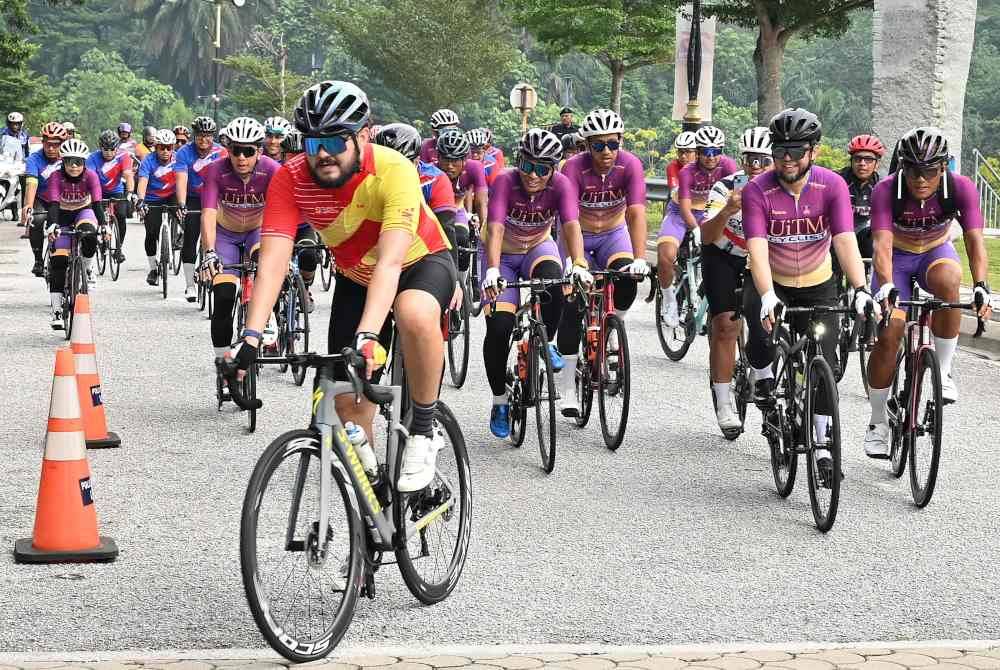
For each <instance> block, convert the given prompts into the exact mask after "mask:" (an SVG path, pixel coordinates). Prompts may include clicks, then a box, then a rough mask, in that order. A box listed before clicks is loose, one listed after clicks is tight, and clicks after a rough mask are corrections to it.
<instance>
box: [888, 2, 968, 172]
mask: <svg viewBox="0 0 1000 670" xmlns="http://www.w3.org/2000/svg"><path fill="white" fill-rule="evenodd" d="M975 28H976V0H875V16H874V31H875V34H874V43H873V49H874V60H875V80H874V86H873V91H872V118H873V121H874V126H875V127H874V130H875V133H876V134H877V135H878V136H879V137H880V138H881V139H882V141H883V142H885V143H886V145H887V146H892V145H893V144H894V143H895V142H896V140H898V139H899V137H900V136H901V135H902V134H903V133H905V132H906V131H907V130H909V129H910V128H913V127H915V126H925V125H935V126H939V127H940V128H942V129H943V130H944V131H945V132H946V133H947V134H948V140H949V144H950V148H951V152H952V154H954V155H955V157H956V158H960V157H961V155H962V114H963V111H964V108H965V84H966V81H967V79H968V76H969V62H970V59H971V57H972V41H973V37H974V35H975Z"/></svg>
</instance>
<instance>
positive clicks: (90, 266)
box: [83, 258, 94, 274]
mask: <svg viewBox="0 0 1000 670" xmlns="http://www.w3.org/2000/svg"><path fill="white" fill-rule="evenodd" d="M83 269H84V271H85V272H86V273H87V274H90V273H91V272H93V271H94V259H93V258H84V259H83Z"/></svg>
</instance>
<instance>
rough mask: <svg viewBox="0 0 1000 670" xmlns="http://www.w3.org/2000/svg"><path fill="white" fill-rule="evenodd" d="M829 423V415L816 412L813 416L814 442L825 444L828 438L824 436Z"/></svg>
mask: <svg viewBox="0 0 1000 670" xmlns="http://www.w3.org/2000/svg"><path fill="white" fill-rule="evenodd" d="M829 425H830V417H829V416H827V415H824V414H817V415H816V416H814V417H813V430H814V431H815V435H816V444H826V443H827V442H829V439H828V438H827V436H826V429H827V427H828V426H829Z"/></svg>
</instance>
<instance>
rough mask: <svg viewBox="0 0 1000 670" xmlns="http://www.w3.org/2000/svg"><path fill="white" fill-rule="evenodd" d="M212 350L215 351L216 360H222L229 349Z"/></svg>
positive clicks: (215, 348) (216, 348)
mask: <svg viewBox="0 0 1000 670" xmlns="http://www.w3.org/2000/svg"><path fill="white" fill-rule="evenodd" d="M213 349H214V350H215V357H216V358H222V357H223V356H224V355H225V353H226V352H227V351H229V347H213Z"/></svg>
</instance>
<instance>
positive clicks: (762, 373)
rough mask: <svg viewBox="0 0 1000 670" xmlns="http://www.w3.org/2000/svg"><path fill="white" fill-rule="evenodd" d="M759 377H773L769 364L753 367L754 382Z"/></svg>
mask: <svg viewBox="0 0 1000 670" xmlns="http://www.w3.org/2000/svg"><path fill="white" fill-rule="evenodd" d="M761 379H774V370H772V369H771V366H770V365H768V366H767V367H765V368H753V380H754V382H759V381H760V380H761Z"/></svg>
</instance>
